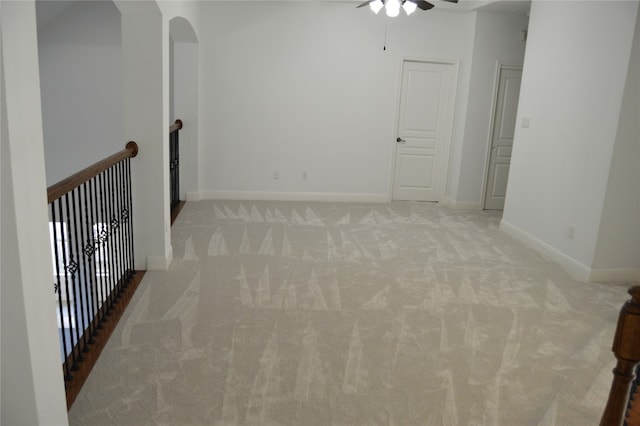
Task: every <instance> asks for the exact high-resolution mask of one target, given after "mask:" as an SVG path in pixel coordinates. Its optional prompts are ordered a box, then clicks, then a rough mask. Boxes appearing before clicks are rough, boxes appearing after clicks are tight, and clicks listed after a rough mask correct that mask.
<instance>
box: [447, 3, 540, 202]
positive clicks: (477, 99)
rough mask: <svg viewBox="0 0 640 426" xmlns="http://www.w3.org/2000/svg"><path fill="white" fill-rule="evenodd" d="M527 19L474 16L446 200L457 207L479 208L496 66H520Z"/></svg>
mask: <svg viewBox="0 0 640 426" xmlns="http://www.w3.org/2000/svg"><path fill="white" fill-rule="evenodd" d="M528 21H529V18H528V17H527V16H524V15H515V14H507V13H489V12H478V16H477V19H476V29H475V37H474V42H473V62H472V67H471V86H470V91H469V102H468V103H467V105H466V110H467V119H466V126H465V129H464V143H463V145H462V153H461V155H460V156H459V158H460V161H459V162H458V163H456V164H454V166H453V167H452V173H451V179H450V182H449V183H450V186H449V187H450V196H451V198H452V199H453V200H454V201H455V202H456V203H458V204H462V205H467V206H475V207H477V208H480V206H481V198H482V188H483V181H484V179H485V168H486V161H485V158H486V155H487V151H488V147H489V144H490V141H489V130H490V126H491V113H492V108H493V96H494V92H495V83H496V82H495V78H496V69H497V66H498V63H502V64H505V65H522V63H523V59H524V51H525V42H524V41H522V40H521V33H522V31H523V30H526V29H527V26H528Z"/></svg>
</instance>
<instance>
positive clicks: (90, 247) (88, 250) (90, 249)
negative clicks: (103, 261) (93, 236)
mask: <svg viewBox="0 0 640 426" xmlns="http://www.w3.org/2000/svg"><path fill="white" fill-rule="evenodd" d="M82 251H83V252H84V254H85V256H87V257H88V258H89V259H91V256H93V253H95V252H96V247H95V245H94V242H93V241H91V240H90V239H88V240H87V245H85V246H84V248H83V249H82Z"/></svg>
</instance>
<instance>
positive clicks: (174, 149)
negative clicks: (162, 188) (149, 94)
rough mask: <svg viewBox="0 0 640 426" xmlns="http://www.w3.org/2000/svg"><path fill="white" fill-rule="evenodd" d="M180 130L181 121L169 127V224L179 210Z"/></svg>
mask: <svg viewBox="0 0 640 426" xmlns="http://www.w3.org/2000/svg"><path fill="white" fill-rule="evenodd" d="M180 129H182V120H176V121H175V123H174V124H173V125H172V126H171V127H169V182H170V193H171V206H170V209H171V210H170V211H171V223H173V221H174V220H175V218H176V217H177V215H178V213H179V212H180V208H181V205H182V204H181V201H180Z"/></svg>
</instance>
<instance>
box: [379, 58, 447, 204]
mask: <svg viewBox="0 0 640 426" xmlns="http://www.w3.org/2000/svg"><path fill="white" fill-rule="evenodd" d="M405 62H422V63H428V64H442V65H451V69H452V71H453V74H452V78H451V84H452V87H451V99H450V102H449V114H450V117H451V123H449V127H450V128H449V129H448V131H449V138H448V139H447V140H446V141H444V143H443V145H442V160H441V161H442V164H439V165H438V169H439V172H438V173H439V176H438V203H445V201H446V200H445V195H446V190H447V183H448V182H449V158H450V154H451V141H452V139H453V128H454V123H455V121H456V117H455V111H456V103H457V102H456V101H457V99H458V78H459V75H458V74H459V73H458V69H459V61H455V60H449V59H425V58H416V57H412V56H403V57H401V58H400V63H399V65H398V69H397V71H396V81H397V82H398V83H397V86H396V99H395V105H394V108H395V120H394V126H393V133H392V135H393V137H391V138H389V140H390V142H391V152H392V154H391V168H390V171H391V173H390V176H389V190H388V193H387V200H388V201H389V202H391V201H392V200H393V184H394V178H395V175H396V151H397V150H396V144H397V142H396V136H397V133H398V125H399V124H400V97H401V94H402V70H403V67H404V63H405Z"/></svg>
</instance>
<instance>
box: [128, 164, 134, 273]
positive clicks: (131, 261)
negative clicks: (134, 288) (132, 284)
mask: <svg viewBox="0 0 640 426" xmlns="http://www.w3.org/2000/svg"><path fill="white" fill-rule="evenodd" d="M126 162H127V193H128V195H129V235H128V237H129V261H130V263H129V268H130V270H131V277H132V278H133V275H134V274H135V264H136V263H135V252H134V247H133V193H132V190H131V159H130V158H127V159H126Z"/></svg>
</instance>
